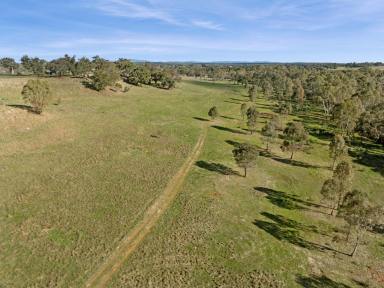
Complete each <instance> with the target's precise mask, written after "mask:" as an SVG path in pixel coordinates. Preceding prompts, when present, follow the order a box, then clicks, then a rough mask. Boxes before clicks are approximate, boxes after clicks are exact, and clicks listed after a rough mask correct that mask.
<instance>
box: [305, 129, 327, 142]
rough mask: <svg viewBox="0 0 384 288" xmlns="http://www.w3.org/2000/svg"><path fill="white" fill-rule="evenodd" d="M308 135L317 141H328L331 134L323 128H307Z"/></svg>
mask: <svg viewBox="0 0 384 288" xmlns="http://www.w3.org/2000/svg"><path fill="white" fill-rule="evenodd" d="M307 131H308V132H309V134H310V135H311V136H313V137H315V138H317V139H319V140H324V141H330V140H331V139H332V137H333V133H332V132H330V131H328V130H326V129H324V128H307Z"/></svg>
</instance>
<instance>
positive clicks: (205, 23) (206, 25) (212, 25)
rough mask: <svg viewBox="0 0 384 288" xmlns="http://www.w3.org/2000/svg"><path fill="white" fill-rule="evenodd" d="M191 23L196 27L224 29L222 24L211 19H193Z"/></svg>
mask: <svg viewBox="0 0 384 288" xmlns="http://www.w3.org/2000/svg"><path fill="white" fill-rule="evenodd" d="M192 24H193V25H194V26H196V27H200V28H205V29H210V30H217V31H223V30H224V28H223V26H222V25H220V24H217V23H214V22H212V21H203V20H193V21H192Z"/></svg>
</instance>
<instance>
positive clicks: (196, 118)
mask: <svg viewBox="0 0 384 288" xmlns="http://www.w3.org/2000/svg"><path fill="white" fill-rule="evenodd" d="M193 119H195V120H199V121H204V122H209V119H206V118H201V117H193Z"/></svg>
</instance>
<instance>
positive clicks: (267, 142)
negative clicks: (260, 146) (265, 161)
mask: <svg viewBox="0 0 384 288" xmlns="http://www.w3.org/2000/svg"><path fill="white" fill-rule="evenodd" d="M268 151H269V142H267V152H268Z"/></svg>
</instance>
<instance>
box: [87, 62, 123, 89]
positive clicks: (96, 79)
mask: <svg viewBox="0 0 384 288" xmlns="http://www.w3.org/2000/svg"><path fill="white" fill-rule="evenodd" d="M119 79H120V72H119V70H118V69H117V68H116V65H115V64H114V63H111V62H103V63H102V64H101V65H100V66H99V67H97V68H96V70H95V72H94V73H93V76H92V77H91V81H92V82H91V86H92V87H93V88H94V89H95V90H97V91H101V90H104V89H105V88H106V87H107V86H113V85H115V83H116V82H117V81H118V80H119Z"/></svg>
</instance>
